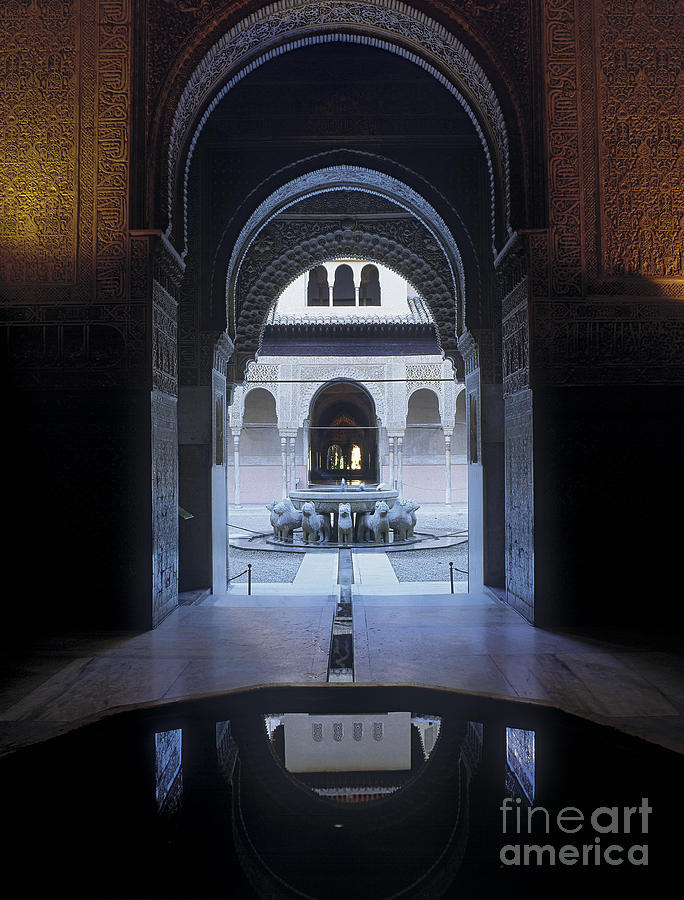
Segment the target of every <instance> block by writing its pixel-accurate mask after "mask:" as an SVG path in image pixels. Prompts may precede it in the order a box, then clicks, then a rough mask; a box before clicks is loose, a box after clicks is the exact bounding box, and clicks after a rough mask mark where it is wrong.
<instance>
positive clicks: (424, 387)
mask: <svg viewBox="0 0 684 900" xmlns="http://www.w3.org/2000/svg"><path fill="white" fill-rule="evenodd" d="M418 391H430V393H431V394H434V395H435V397H436V398H437V409H438V410H439V423H437V422H435V425H437V424H439V425H440V426H441V427H442V428H443V427H444V399H445V398H444V394H443V392H442V389H441V388H434V387H431V386H430V385H429V384H415V385H413V387H411V388H410V389H409V390H408V391H407V392H406V403H405V405H404V424H405V425H406V427H407V428H409V427H410V426H409V425H408V424H406V419H407V418H408V410H409V402H410V400H411V397H413V395H414V394H416V393H418Z"/></svg>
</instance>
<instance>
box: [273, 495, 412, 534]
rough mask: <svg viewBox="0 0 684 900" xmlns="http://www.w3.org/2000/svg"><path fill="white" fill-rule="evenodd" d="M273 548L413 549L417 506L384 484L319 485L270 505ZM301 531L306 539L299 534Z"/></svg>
mask: <svg viewBox="0 0 684 900" xmlns="http://www.w3.org/2000/svg"><path fill="white" fill-rule="evenodd" d="M268 508H269V510H270V511H271V522H272V524H273V536H272V537H270V538H269V539H268V540H269V543H272V544H278V545H281V546H288V547H292V546H293V545H299V546H303V547H328V548H333V547H347V546H354V547H366V548H368V547H369V545H375V546H387V545H388V544H390V542H391V543H393V544H404V545H407V544H413V543H416V542H417V541H418V540H419V538H417V537H414V533H413V527H414V525H415V522H416V517H415V510H416V509H417V508H418V505H417V504H415V503H413V502H412V501H410V500H399V492H398V491H396V490H390V489H389V488H385V487H384V486H383V485H382V484H377V485H373V484H371V485H367V484H364V483H361V484H346V482H345V481H344V479H342V481H341V483H340V484H316V485H311V486H310V487H307V488H302V489H299V490H293V491H290V494H289V496H288V497H287V498H285V499H284V500H282V501H280V502H279V503H274V504H271V505H269V507H268ZM300 528H301V537H300V536H299V535H298V534H297V535H295V531H299V529H300Z"/></svg>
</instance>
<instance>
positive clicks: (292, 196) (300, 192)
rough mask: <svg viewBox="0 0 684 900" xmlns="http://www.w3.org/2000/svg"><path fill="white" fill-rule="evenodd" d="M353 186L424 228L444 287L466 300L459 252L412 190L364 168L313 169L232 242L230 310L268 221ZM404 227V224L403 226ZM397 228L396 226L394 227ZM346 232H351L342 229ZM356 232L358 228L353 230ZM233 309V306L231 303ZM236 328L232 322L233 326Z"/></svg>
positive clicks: (277, 196) (279, 192)
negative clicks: (442, 271) (247, 261)
mask: <svg viewBox="0 0 684 900" xmlns="http://www.w3.org/2000/svg"><path fill="white" fill-rule="evenodd" d="M351 186H354V187H356V188H357V189H358V190H361V191H368V192H370V193H371V194H372V193H377V194H379V195H380V196H384V197H386V198H387V199H390V200H391V201H392V202H393V203H395V204H396V205H397V206H399V207H401V208H403V209H405V210H406V211H408V212H410V213H411V214H412V215H414V216H415V217H416V218H417V219H418V220H419V221H420V222H421V224H422V225H423V228H424V230H425V231H426V232H427V233H428V234H429V235H430V236H431V237H432V242H428V246H429V244H430V243H434V244H436V245H437V247H438V248H439V251H440V256H441V257H442V258H443V259H442V267H443V266H444V264H445V263H446V266H447V267H448V269H449V275H448V279H447V281H446V283H447V284H449V285H450V287H451V289H452V291H453V294H454V295H460V299H461V303H462V304H464V301H465V272H464V269H463V261H462V259H461V253H460V251H459V249H458V246H457V244H456V241H455V240H454V237H453V235H452V234H451V231H450V230H449V228H448V227H447V225H446V223H445V222H444V220H443V219H442V217H441V216H440V215H439V214H438V213H437V211H436V210H435V209H434V208H433V207H432V206H431V205H430V204H429V203H428V202H427V201H426V200H425V199H424V198H423V197H421V196H420V195H419V194H417V193H416V191H414V190H413V189H412V188H410V187H409V186H408V185H406V184H404V183H403V182H401V181H399V180H397V179H396V178H392V177H390V176H389V175H385V174H384V173H383V172H378V171H375V170H373V169H369V168H366V167H363V166H350V165H344V166H329V167H327V168H323V169H316V170H314V171H312V172H309V173H308V174H307V175H304V176H301V177H299V178H295V179H293V180H292V181H289V182H288V183H287V184H284V185H283V186H282V187H281V188H279V189H278V190H277V191H274V193H273V194H271V196H270V197H268V198H267V200H265V201H264V202H263V203H261V204H260V205H259V206H258V207H257V209H256V210H255V211H254V212H253V213H252V215H251V216H250V218H249V220H248V221H247V223H246V224H245V226H244V227H243V229H242V231H241V232H240V235H239V236H238V238H237V241H236V242H235V247H234V249H233V253H232V256H231V260H230V262H229V264H228V271H227V274H226V296H227V298H228V306H229V309H230V307H231V301H232V298H233V292H234V290H235V282H236V280H238V279H239V277H240V269H241V266H242V264H243V260H244V257H245V254H246V253H247V252H248V250H249V248H250V246H251V244H252V243H253V242H254V241H255V240H256V238H257V235H258V234H259V232H260V231H261V230H262V229H263V228H264V227H265V226H266V225H267V224H268V223H269V222H271V221H272V220H273V219H274V218H275V217H276V216H277V214H278V213H279V212H282V211H284V210H286V209H287V208H289V207H291V206H293V205H295V204H296V203H298V202H299V201H300V200H301V199H302V198H305V197H309V196H311V195H315V194H317V193H325V192H327V191H331V190H333V191H334V190H337V189H339V188H340V187H345V188H349V187H351ZM402 225H403V223H402ZM395 227H396V226H395ZM338 230H340V232H341V233H345V232H346V231H348V230H350V229H348V228H347V229H341V228H339V226H338ZM355 230H356V231H358V229H355ZM233 306H234V307H235V308H237V307H236V306H235V304H233ZM232 325H233V327H235V322H233V323H232Z"/></svg>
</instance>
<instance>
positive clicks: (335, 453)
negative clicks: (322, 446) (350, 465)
mask: <svg viewBox="0 0 684 900" xmlns="http://www.w3.org/2000/svg"><path fill="white" fill-rule="evenodd" d="M345 468H346V466H345V464H344V455H343V453H342V448H341V447H340V445H339V444H332V445H331V446H330V447H328V456H327V460H326V469H327V470H328V471H329V472H334V471H336V470H337V469H345Z"/></svg>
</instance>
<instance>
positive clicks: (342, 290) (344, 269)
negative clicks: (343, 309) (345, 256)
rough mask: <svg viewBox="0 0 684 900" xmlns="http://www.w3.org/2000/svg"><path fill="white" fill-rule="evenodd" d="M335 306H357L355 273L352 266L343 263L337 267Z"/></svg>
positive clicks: (334, 287) (334, 291)
mask: <svg viewBox="0 0 684 900" xmlns="http://www.w3.org/2000/svg"><path fill="white" fill-rule="evenodd" d="M333 306H356V296H355V293H354V273H353V272H352V267H351V266H348V265H347V264H346V263H342V265H341V266H338V267H337V268H336V269H335V283H334V285H333Z"/></svg>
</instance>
